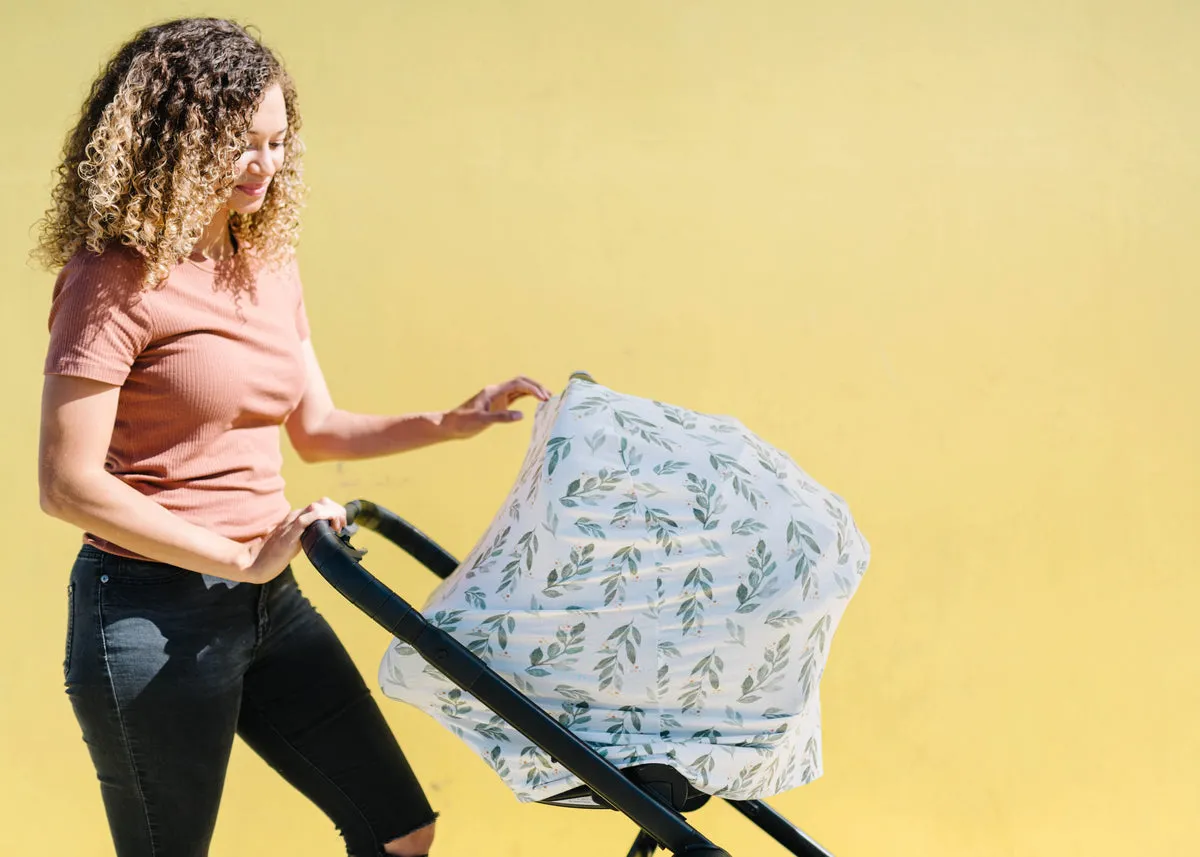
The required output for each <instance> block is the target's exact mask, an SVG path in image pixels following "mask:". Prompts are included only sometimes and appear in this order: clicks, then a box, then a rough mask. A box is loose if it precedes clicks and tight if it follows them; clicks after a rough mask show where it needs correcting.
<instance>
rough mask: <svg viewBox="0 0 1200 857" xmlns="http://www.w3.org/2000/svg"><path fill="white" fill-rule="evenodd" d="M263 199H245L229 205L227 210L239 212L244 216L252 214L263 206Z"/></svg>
mask: <svg viewBox="0 0 1200 857" xmlns="http://www.w3.org/2000/svg"><path fill="white" fill-rule="evenodd" d="M264 202H265V200H263V199H255V200H247V201H246V202H242V203H234V204H232V205H230V206H229V210H230V211H231V212H233V213H234V214H240V215H242V216H243V217H245V216H246V215H247V214H254V213H256V212H257V211H258V210H259V209H261V208H262V207H263V203H264Z"/></svg>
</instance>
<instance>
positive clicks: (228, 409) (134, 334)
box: [45, 248, 309, 556]
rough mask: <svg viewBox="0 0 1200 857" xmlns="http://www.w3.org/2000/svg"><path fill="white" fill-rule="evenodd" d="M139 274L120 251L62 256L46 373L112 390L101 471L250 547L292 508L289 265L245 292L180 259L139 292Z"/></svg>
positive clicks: (294, 316) (293, 359) (301, 321)
mask: <svg viewBox="0 0 1200 857" xmlns="http://www.w3.org/2000/svg"><path fill="white" fill-rule="evenodd" d="M256 267H258V266H256ZM141 276H142V267H141V264H140V257H139V256H137V254H136V253H134V252H133V251H131V250H128V249H125V248H115V249H111V250H108V251H106V252H104V253H103V254H101V255H96V254H93V253H87V252H81V253H79V254H77V255H76V256H75V257H74V258H73V259H71V261H70V262H68V263H67V265H66V266H65V267H64V268H63V270H62V272H61V273H60V274H59V276H58V281H57V283H56V284H55V286H54V298H53V303H52V306H51V310H50V345H49V349H48V353H47V355H46V364H45V372H46V374H48V375H72V376H77V377H81V378H91V379H93V380H96V381H102V382H104V383H106V384H113V385H117V386H120V387H121V393H120V399H119V403H118V405H117V416H116V423H115V425H114V426H113V434H112V441H111V443H110V444H109V448H108V457H107V459H106V460H105V465H104V466H105V469H106V470H107V471H108V472H109V473H112V474H113V475H115V476H117V477H118V478H120V479H121V480H122V481H124V482H125V483H127V484H128V485H131V486H133V487H134V488H136V489H137V490H138V491H140V492H141V493H142V494H145V495H147V496H148V497H152V498H153V499H154V500H155V501H156V502H157V503H159V504H160V505H161V506H163V507H164V508H166V509H168V510H169V511H171V512H174V513H175V514H176V515H178V516H180V517H181V518H183V519H185V520H187V521H190V522H192V523H194V524H198V525H200V526H203V527H206V528H207V529H209V530H212V531H213V532H216V533H219V534H220V535H222V536H225V537H227V538H230V539H234V540H236V541H239V542H247V541H252V540H254V539H258V538H261V537H263V536H264V535H266V534H267V533H268V532H269V531H270V530H271V529H272V528H273V527H274V526H276V525H277V524H278V523H279V522H280V521H281V520H283V518H284V517H285V516H286V515H287V513H288V511H289V509H290V506H289V504H288V501H287V499H286V498H285V497H284V493H283V487H284V482H283V476H282V475H281V472H280V471H281V467H282V454H281V451H280V445H279V426H280V425H281V424H282V423H283V422H284V420H285V419H287V417H288V415H289V414H290V413H291V412H292V410H293V409H295V407H296V405H297V404H298V403H299V401H300V398H301V396H302V395H303V392H304V386H305V380H306V378H305V374H306V373H305V366H304V357H303V353H302V351H301V342H302V341H303V340H305V339H307V338H308V335H309V328H308V319H307V317H306V315H305V311H304V298H303V294H302V290H301V285H300V277H299V272H298V270H297V267H296V264H295V263H294V262H292V263H291V264H288V265H286V266H283V267H280V268H278V269H270V268H265V267H263V268H261V269H260V270H256V271H255V272H254V274H253V276H252V288H251V289H250V290H249V291H247V290H244V289H243V290H234V289H231V288H229V287H228V286H227V285H226V284H225V283H226V280H227V279H228V278H227V277H218V276H217V273H216V267H215V265H214V264H213V263H212V262H211V261H206V262H197V261H192V260H186V261H184V262H183V263H182V264H180V265H178V266H177V267H176V268H174V269H173V270H172V271H171V274H170V275H169V276H168V278H167V280H166V281H165V283H163V284H162V285H160V286H159V287H157V288H155V289H151V290H143V288H142V285H141ZM84 538H85V541H87V542H88V543H90V544H93V545H95V546H96V547H99V548H100V549H102V550H106V551H109V552H111V553H118V554H124V555H126V556H137V554H135V553H133V552H131V551H128V550H125V549H123V548H121V547H120V546H119V545H114V544H111V543H108V542H105V541H103V540H102V539H99V538H97V537H95V536H92V535H90V534H88V535H85V537H84Z"/></svg>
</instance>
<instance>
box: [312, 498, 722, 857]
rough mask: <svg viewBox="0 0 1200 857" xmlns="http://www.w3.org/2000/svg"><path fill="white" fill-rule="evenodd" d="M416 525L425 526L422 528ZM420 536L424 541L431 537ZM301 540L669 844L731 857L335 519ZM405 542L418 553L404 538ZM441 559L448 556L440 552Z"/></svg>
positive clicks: (701, 855)
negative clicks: (542, 703)
mask: <svg viewBox="0 0 1200 857" xmlns="http://www.w3.org/2000/svg"><path fill="white" fill-rule="evenodd" d="M351 508H354V510H355V514H356V520H357V521H358V522H359V523H361V524H363V525H364V526H367V527H370V528H372V529H375V528H379V531H380V533H381V534H382V535H384V536H387V537H389V539H390V538H391V536H392V533H391V532H390V531H389V532H384V530H383V526H382V524H383V523H384V522H385V521H387V520H388V519H389V518H395V516H394V515H392V514H391V513H390V512H387V511H386V510H383V509H381V508H379V507H376V506H374V504H368V503H366V502H365V501H357V502H356V503H355V504H350V505H348V506H347V514H348V515H349V514H350V512H351ZM390 529H396V528H395V527H392V528H390ZM401 529H403V528H401ZM411 531H412V532H414V533H417V532H419V531H416V530H415V528H411ZM397 533H398V535H400V536H401V537H402V538H404V537H405V536H406V533H404V532H400V531H399V530H398V531H397ZM420 538H421V539H424V536H420ZM426 541H427V540H426ZM301 544H302V546H303V548H304V551H305V553H306V554H307V555H308V558H309V560H310V561H311V562H312V564H313V566H314V567H315V568H316V569H317V571H318V572H319V573H320V574H321V575H322V576H323V577H324V578H325V579H326V580H327V581H328V582H329V583H330V584H331V585H332V586H333V587H334V588H335V589H337V590H338V592H340V593H341V594H342V595H343V596H345V597H346V599H347V600H349V601H350V602H351V603H353V604H354V605H356V606H357V607H359V608H360V609H361V610H362V611H363V612H364V613H366V614H367V615H368V616H370V617H371V618H372V619H374V620H375V621H376V622H377V623H378V624H379V625H381V626H382V627H383V628H385V629H386V630H388V631H390V632H391V633H392V634H394V635H395V636H396V637H398V638H399V639H401V640H403V641H405V642H406V643H408V644H409V645H411V646H412V647H413V648H414V649H416V650H417V652H418V653H419V654H420V655H421V656H422V657H423V658H424V659H425V660H426V661H427V662H429V663H430V664H433V665H434V666H435V667H436V668H437V669H438V671H439V672H441V673H442V674H443V675H444V676H446V678H448V679H450V681H452V682H453V683H454V684H456V685H457V686H458V687H460V688H462V689H463V690H465V691H468V692H469V693H471V694H473V695H474V696H475V697H476V698H477V699H478V700H479V701H480V702H482V703H483V704H484V705H486V706H487V707H488V708H489V709H491V710H492V711H493V712H495V713H496V714H498V715H500V717H502V718H503V719H504V720H505V721H506V722H507V723H508V724H509V725H511V726H512V727H513V728H514V729H516V730H517V731H518V732H520V733H521V734H522V735H524V736H525V737H526V738H528V739H529V740H530V741H532V742H534V744H536V745H538V746H539V747H541V748H542V749H544V750H545V751H546V752H547V753H549V754H550V756H551V757H552V758H553V759H554V760H555V761H557V762H559V763H560V764H561V765H562V766H563V767H565V768H566V769H567V770H568V771H570V772H571V773H572V774H574V775H575V776H577V777H578V778H579V779H581V780H583V781H584V782H585V783H587V784H588V786H590V787H591V788H592V789H593V790H594V791H595V793H596V794H597V795H599V796H600V797H602V798H603V799H604V800H606V801H608V802H609V803H610V804H611V805H612V806H615V807H618V808H620V810H621V811H622V812H624V813H625V814H626V815H627V816H629V817H630V818H631V819H632V820H633V821H634V822H635V823H636V824H637V825H638V826H639V827H641V828H642V829H643V830H644V831H646V832H647V833H648V834H650V835H651V836H652V837H653V838H654V839H655V840H656V841H657V842H659V843H660V844H661V845H662V846H663V847H664V848H667V849H668V850H670V851H671V852H672V853H673V854H677V855H689V857H729V855H728V854H727V853H726V852H725V851H723V850H721V849H720V848H718V847H717V846H716V845H714V844H713V843H712V842H710V841H709V840H708V839H706V838H705V837H704V836H703V835H702V834H701V833H700V832H699V831H697V830H696V829H695V828H694V827H692V826H691V825H690V824H688V823H687V821H685V820H684V818H683V817H682V816H681V815H679V814H678V813H676V812H675V811H674V810H673V809H671V808H669V807H668V806H666V805H665V804H663V803H660V802H659V800H658V799H657V798H656V797H653V796H652V795H650V794H649V793H647V792H646V791H643V790H642V789H641V788H639V787H638V786H637V785H636V784H634V783H633V782H631V781H630V780H629V779H627V778H626V777H625V775H624V774H622V773H621V771H620V770H618V769H617V768H616V767H615V766H614V765H612V764H611V763H610V762H608V761H607V760H606V759H604V758H603V757H602V756H600V755H599V754H598V753H596V752H595V751H594V750H593V749H592V748H591V747H589V746H588V745H587V744H586V743H584V742H583V741H581V740H580V739H579V738H577V737H576V736H575V735H574V734H573V733H572V732H571V731H570V730H568V729H566V728H565V727H564V726H562V724H560V723H559V722H558V721H557V720H555V719H554V718H552V717H551V716H550V715H548V714H547V713H546V712H545V711H543V710H542V709H541V708H540V707H538V706H537V705H536V704H534V703H533V702H531V701H530V700H529V699H527V698H526V697H525V696H524V695H522V694H521V693H520V692H518V691H517V690H516V689H515V688H513V687H512V685H510V684H509V683H508V682H506V681H505V680H504V679H503V678H501V677H500V676H499V675H498V674H497V673H495V672H494V671H493V670H492V669H491V668H490V667H489V666H488V665H487V663H486V662H484V661H483V660H481V659H480V658H478V657H476V655H475V654H474V653H473V652H471V651H470V650H469V649H467V647H466V646H464V645H462V644H461V643H459V642H458V641H457V640H456V639H454V638H453V637H452V636H450V635H449V634H447V633H446V632H445V631H443V630H442V629H440V628H437V627H434V626H433V625H431V624H429V623H428V622H427V621H426V620H425V617H424V616H422V615H421V614H420V612H418V611H417V610H416V609H414V608H413V607H412V606H410V605H409V604H408V603H407V602H405V601H404V600H403V599H402V598H400V597H399V596H398V595H396V594H395V593H394V592H392V591H391V590H390V589H389V588H388V587H387V586H385V585H384V584H383V583H381V582H380V581H379V580H378V579H376V578H375V577H374V576H373V575H372V574H371V573H370V572H368V571H367V570H366V569H365V568H363V567H362V566H361V565H360V559H361V557H362V553H361V552H360V551H356V550H354V549H353V548H352V547H350V545H349V544H348V543H347V542H345V541H343V539H342V538H339V537H338V535H336V534H335V533H334V531H333V529H332V528H331V527H330V526H329V524H328V523H326V522H324V521H318V522H316V523H314V524H312V525H311V526H310V527H309V528H308V529H306V530H305V531H304V534H303V536H302V537H301ZM399 544H400V546H401V547H403V548H404V549H405V550H408V551H409V553H413V555H414V556H416V553H415V552H414V551H413V550H411V549H409V548H408V547H407V546H406V545H405V544H404V543H402V542H399ZM417 550H420V547H419V546H417ZM438 550H440V549H438ZM441 553H443V554H444V551H443V552H441ZM446 556H447V557H448V556H449V555H446ZM418 558H420V557H418ZM434 560H435V561H441V562H444V560H439V559H438V558H437V557H434ZM422 561H423V562H424V560H422ZM455 565H457V563H455ZM442 567H443V568H444V567H445V566H444V565H443V566H442Z"/></svg>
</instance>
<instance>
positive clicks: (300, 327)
mask: <svg viewBox="0 0 1200 857" xmlns="http://www.w3.org/2000/svg"><path fill="white" fill-rule="evenodd" d="M292 282H293V283H295V286H296V335H297V336H299V337H300V341H301V342H303V341H304V340H306V339H308V338H309V337H310V336H311V335H312V330H311V329H310V328H309V326H308V310H307V309H306V308H305V306H304V284H303V283H302V282H301V280H300V267H299V266H298V265H297V264H296V263H295V262H292Z"/></svg>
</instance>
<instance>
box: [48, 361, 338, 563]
mask: <svg viewBox="0 0 1200 857" xmlns="http://www.w3.org/2000/svg"><path fill="white" fill-rule="evenodd" d="M120 392H121V388H120V387H116V386H113V385H112V384H105V383H102V382H100V381H93V380H90V379H87V378H75V377H70V376H66V375H47V376H46V382H45V386H44V388H43V391H42V427H41V438H40V449H39V451H38V484H39V487H40V493H41V504H42V509H43V511H45V512H46V513H47V514H49V515H52V516H53V517H55V518H59V519H61V520H63V521H66V522H68V523H70V524H74V525H75V526H77V527H80V528H81V529H83V530H85V531H87V532H89V533H92V534H93V535H96V536H98V537H100V538H102V539H104V540H105V541H109V542H112V543H113V544H118V545H120V546H121V547H123V548H125V549H126V550H130V551H134V552H135V553H139V554H141V555H142V556H145V557H149V558H150V559H154V560H158V561H159V562H166V563H170V564H171V565H177V566H179V567H181V568H187V569H190V570H192V571H198V572H202V573H205V574H212V575H216V576H217V577H223V578H226V579H229V580H239V581H247V582H251V583H262V582H264V581H265V580H270V579H271V578H272V577H274V576H275V575H276V574H278V573H279V571H281V570H282V569H283V567H284V566H286V565H287V563H288V562H289V561H290V559H291V558H292V557H293V556H295V554H296V553H297V552H298V551H299V536H300V533H301V532H303V530H304V527H306V526H307V525H308V524H309V523H312V521H313V520H317V519H328V520H333V521H335V522H341V523H342V524H344V514H345V513H344V511H343V510H341V508H340V507H338V506H336V504H333V503H332V502H331V501H322V503H314V504H313V505H312V506H310V507H308V508H306V509H304V510H302V511H297V512H293V513H292V514H291V515H289V516H288V518H287V520H285V521H284V522H283V523H281V524H280V526H279V527H277V528H276V530H275V531H273V532H272V534H271V536H270V537H268V538H267V539H266V540H265V541H264V542H262V543H261V544H254V545H245V544H241V543H239V542H235V541H233V540H231V539H227V538H225V537H223V536H219V535H217V534H216V533H213V532H211V531H210V530H206V529H205V528H203V527H199V526H196V525H195V524H192V523H189V522H187V521H185V520H183V519H182V518H180V517H178V516H176V515H173V514H171V513H170V512H169V511H167V510H166V509H164V508H163V507H162V506H160V505H158V504H157V503H155V502H154V501H153V500H151V499H150V498H149V497H146V496H144V495H143V494H141V493H139V492H138V491H137V490H135V489H134V488H132V487H130V486H129V485H126V484H125V483H124V482H122V481H121V480H120V479H118V478H117V477H115V476H113V475H112V474H111V473H109V472H107V471H106V470H105V469H104V459H105V457H106V455H107V453H108V445H109V442H110V441H111V439H112V429H113V422H114V420H115V419H116V414H117V399H118V397H119V395H120ZM339 525H341V524H339Z"/></svg>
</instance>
